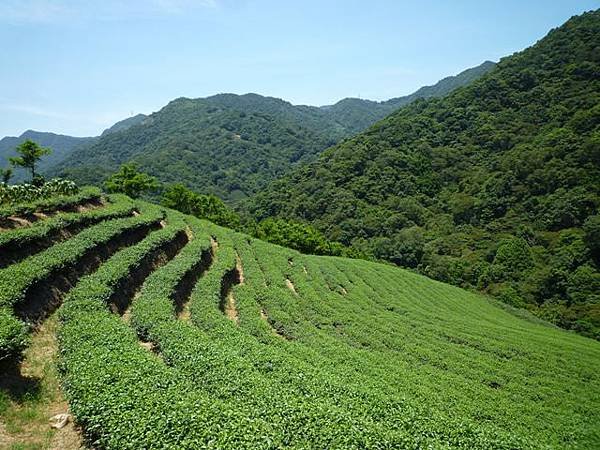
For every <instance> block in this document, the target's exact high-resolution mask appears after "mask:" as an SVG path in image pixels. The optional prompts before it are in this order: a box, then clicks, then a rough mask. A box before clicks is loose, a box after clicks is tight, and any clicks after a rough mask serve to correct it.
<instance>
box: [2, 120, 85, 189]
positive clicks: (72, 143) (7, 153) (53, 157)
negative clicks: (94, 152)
mask: <svg viewBox="0 0 600 450" xmlns="http://www.w3.org/2000/svg"><path fill="white" fill-rule="evenodd" d="M27 139H31V140H32V141H35V142H37V143H38V144H40V145H41V146H42V147H50V148H51V149H52V153H51V154H50V155H48V156H46V157H44V158H43V159H42V161H41V164H40V169H41V170H42V171H43V170H44V169H46V168H48V167H50V166H52V165H53V164H56V163H58V162H60V161H62V160H64V159H65V158H66V157H67V156H68V155H70V154H71V152H73V150H74V149H76V148H78V147H81V146H83V145H86V144H89V143H91V142H93V141H94V140H95V138H90V137H73V136H65V135H62V134H54V133H44V132H40V131H33V130H27V131H26V132H25V133H23V134H22V135H21V136H19V137H12V136H7V137H5V138H3V139H0V165H1V166H0V167H3V166H7V165H8V159H9V158H10V157H12V156H16V153H15V147H16V146H17V145H19V144H20V143H21V142H23V141H25V140H27ZM23 174H24V173H23ZM23 174H22V173H21V171H15V177H16V178H17V179H19V177H20V176H22V175H23Z"/></svg>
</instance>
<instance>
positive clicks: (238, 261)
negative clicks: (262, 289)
mask: <svg viewBox="0 0 600 450" xmlns="http://www.w3.org/2000/svg"><path fill="white" fill-rule="evenodd" d="M224 282H225V283H226V284H227V288H226V294H225V299H224V301H223V312H224V313H225V315H226V316H227V318H229V319H230V320H232V321H233V322H235V323H236V324H238V325H239V323H240V315H239V313H238V310H237V306H236V304H235V296H234V295H233V287H234V286H236V285H239V284H244V267H243V265H242V258H240V255H239V254H238V253H237V252H236V255H235V269H234V270H232V271H230V272H229V273H228V275H226V276H225V279H224Z"/></svg>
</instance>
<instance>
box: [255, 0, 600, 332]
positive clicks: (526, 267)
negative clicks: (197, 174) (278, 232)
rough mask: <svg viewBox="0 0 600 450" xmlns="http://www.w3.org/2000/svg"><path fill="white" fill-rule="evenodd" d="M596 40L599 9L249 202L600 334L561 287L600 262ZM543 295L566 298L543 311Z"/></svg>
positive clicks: (259, 213)
mask: <svg viewBox="0 0 600 450" xmlns="http://www.w3.org/2000/svg"><path fill="white" fill-rule="evenodd" d="M599 39H600V12H598V11H594V12H590V13H586V14H583V15H581V16H578V17H574V18H572V19H571V20H569V21H568V22H567V23H565V24H564V25H563V26H562V27H560V28H557V29H555V30H552V31H551V32H550V33H549V34H548V36H547V37H546V38H544V39H542V40H540V41H539V42H538V43H537V44H535V45H534V46H533V47H531V48H528V49H526V50H524V51H522V52H520V53H516V54H514V55H512V56H510V57H507V58H504V59H502V60H501V61H500V62H499V63H498V64H497V66H496V67H495V68H494V69H492V70H491V71H490V72H488V73H487V74H486V75H484V76H483V77H481V78H480V79H478V80H476V81H474V82H473V83H472V84H470V85H468V86H466V87H463V88H461V89H457V90H456V91H454V92H452V93H451V94H449V95H448V96H446V97H444V98H442V99H430V100H427V101H423V100H419V101H416V102H414V103H412V104H410V105H408V106H406V107H404V108H402V109H400V110H398V111H397V112H395V113H394V114H392V115H391V116H389V117H387V118H386V119H384V120H382V121H381V122H379V123H377V124H376V125H374V126H373V127H371V128H370V129H368V130H367V131H366V132H364V133H362V134H360V135H358V136H356V137H354V138H352V139H349V140H346V141H344V142H342V143H340V144H338V145H337V146H335V147H333V148H330V149H328V150H327V151H325V152H324V153H323V154H322V156H321V157H320V158H319V159H318V161H315V162H314V163H311V164H306V165H304V166H302V167H300V168H298V169H296V170H294V171H293V172H292V173H291V174H289V175H287V176H285V177H283V178H282V179H281V180H278V181H276V182H274V183H272V185H271V186H269V187H268V188H267V189H265V190H264V192H262V193H259V194H257V195H256V196H255V197H254V198H253V199H251V200H250V201H248V202H246V204H245V209H246V210H247V211H248V212H249V213H250V214H252V215H253V216H254V217H256V219H257V220H262V219H265V218H268V217H283V218H285V219H286V220H301V221H303V222H308V223H310V224H311V225H313V226H315V227H316V228H317V229H319V230H320V231H322V232H323V233H324V234H325V236H326V237H327V238H328V239H334V240H338V241H340V242H341V243H342V244H344V245H348V246H352V247H354V248H357V249H360V250H361V251H362V252H364V253H367V254H368V255H370V256H374V257H376V258H385V259H387V260H390V261H393V262H395V263H396V264H399V265H402V266H404V267H410V268H414V269H416V270H418V271H419V272H421V273H423V274H427V275H429V276H432V277H435V278H437V279H439V280H443V281H448V282H451V283H455V284H457V285H459V286H464V287H469V288H476V287H477V288H480V289H482V290H484V291H486V292H489V293H492V294H493V293H497V294H498V295H500V296H501V297H502V298H507V299H508V298H514V299H519V300H515V301H511V303H513V304H514V303H515V302H516V303H521V302H523V304H525V305H527V307H528V308H530V309H531V310H532V311H534V312H536V313H539V314H540V315H542V316H544V317H551V318H552V320H555V319H554V318H556V323H561V324H562V325H563V326H564V325H565V324H567V325H566V326H570V325H568V324H571V323H572V324H574V325H573V326H574V327H575V328H577V329H582V328H581V327H580V326H579V325H576V323H578V321H579V320H582V321H584V322H586V324H590V326H589V327H586V328H585V329H586V330H587V331H586V334H588V335H589V336H596V337H597V336H600V321H598V316H597V315H594V314H592V313H591V312H590V311H591V309H589V308H588V309H586V308H577V309H573V310H572V311H569V308H571V306H570V305H571V302H570V298H569V295H568V294H567V287H566V286H567V285H568V277H569V274H570V273H573V272H574V271H576V270H577V268H578V267H580V266H589V267H592V268H593V269H594V270H598V263H599V261H598V245H597V242H599V241H600V240H599V239H598V238H597V236H596V235H597V234H598V233H597V232H596V231H595V227H596V222H597V221H596V219H593V217H597V214H598V207H599V206H600V160H599V159H598V155H600V128H599V127H600V120H599V118H600V112H599V111H600V108H599V107H598V104H599V103H600V78H598V76H597V74H598V73H599V71H600V69H599V68H600V59H599V58H598V52H597V42H598V40H599ZM570 229H573V230H574V231H573V232H574V233H575V234H573V235H572V237H573V238H574V240H573V241H571V242H570V243H567V242H566V241H564V240H561V239H562V238H564V237H566V234H565V232H566V231H567V230H570ZM582 229H585V230H586V231H585V233H586V236H587V237H585V238H583V239H582V237H581V234H582ZM575 236H578V237H577V238H575ZM523 241H525V242H526V244H527V245H525V244H524V243H523ZM499 242H512V243H513V244H511V245H510V246H503V248H501V249H498V243H499ZM527 247H529V250H527ZM498 251H499V253H498ZM505 252H506V253H505ZM496 255H497V256H498V258H499V259H498V260H497V261H494V258H495V257H496ZM520 257H523V258H524V259H523V260H519V258H520ZM502 286H504V287H506V286H510V292H509V291H507V288H504V287H502ZM501 287H502V288H501ZM507 292H509V293H507ZM545 303H548V304H550V303H551V304H553V305H556V304H560V305H563V306H561V307H560V308H554V307H553V309H552V314H550V315H548V314H547V311H546V309H544V304H545ZM588 303H589V305H590V307H591V305H592V304H593V297H590V298H589V302H588ZM563 313H564V314H565V316H564V317H562V318H561V317H560V314H563ZM587 314H590V315H589V316H588V315H587ZM590 330H592V331H590Z"/></svg>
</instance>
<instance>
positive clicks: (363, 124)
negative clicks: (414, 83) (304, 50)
mask: <svg viewBox="0 0 600 450" xmlns="http://www.w3.org/2000/svg"><path fill="white" fill-rule="evenodd" d="M495 65H496V64H495V63H493V62H491V61H485V62H483V63H482V64H480V65H479V66H477V67H472V68H470V69H466V70H464V71H462V72H460V73H459V74H457V75H453V76H449V77H446V78H444V79H442V80H440V81H438V82H437V83H436V84H434V85H432V86H423V87H422V88H420V89H418V90H417V91H415V92H413V93H412V94H410V95H406V96H404V97H397V98H392V99H390V100H386V101H384V102H373V101H370V100H363V99H359V98H345V99H343V100H340V101H339V102H337V103H336V104H334V105H330V106H322V107H321V108H322V109H325V110H326V111H327V112H328V113H329V114H330V115H331V116H332V118H333V119H334V120H335V121H336V122H338V123H340V124H342V126H343V127H344V128H347V129H348V130H349V131H350V133H351V134H356V133H359V132H361V131H363V130H365V129H366V128H368V127H369V126H371V125H373V124H374V123H375V122H377V121H378V120H381V119H383V118H384V117H385V116H387V115H389V114H391V113H392V112H394V111H395V110H397V109H398V108H401V107H402V106H406V105H408V104H409V103H412V102H414V101H415V100H418V99H421V98H431V97H444V96H446V95H448V94H449V93H450V92H452V91H453V90H454V89H457V88H459V87H462V86H466V85H468V84H470V83H472V82H473V81H474V80H476V79H478V78H480V77H482V76H483V75H485V74H486V73H487V72H489V71H490V70H492V69H493V68H494V66H495Z"/></svg>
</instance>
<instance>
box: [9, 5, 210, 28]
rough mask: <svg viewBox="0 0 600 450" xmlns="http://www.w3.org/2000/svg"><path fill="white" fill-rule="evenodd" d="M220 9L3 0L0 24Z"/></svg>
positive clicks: (202, 6)
mask: <svg viewBox="0 0 600 450" xmlns="http://www.w3.org/2000/svg"><path fill="white" fill-rule="evenodd" d="M217 6H218V0H104V1H81V0H1V1H0V21H4V22H11V23H65V22H69V21H73V20H80V21H81V20H107V21H115V20H124V19H132V18H139V17H152V16H156V15H182V14H186V13H189V12H193V11H194V10H198V9H202V8H204V9H206V8H216V7H217Z"/></svg>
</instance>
